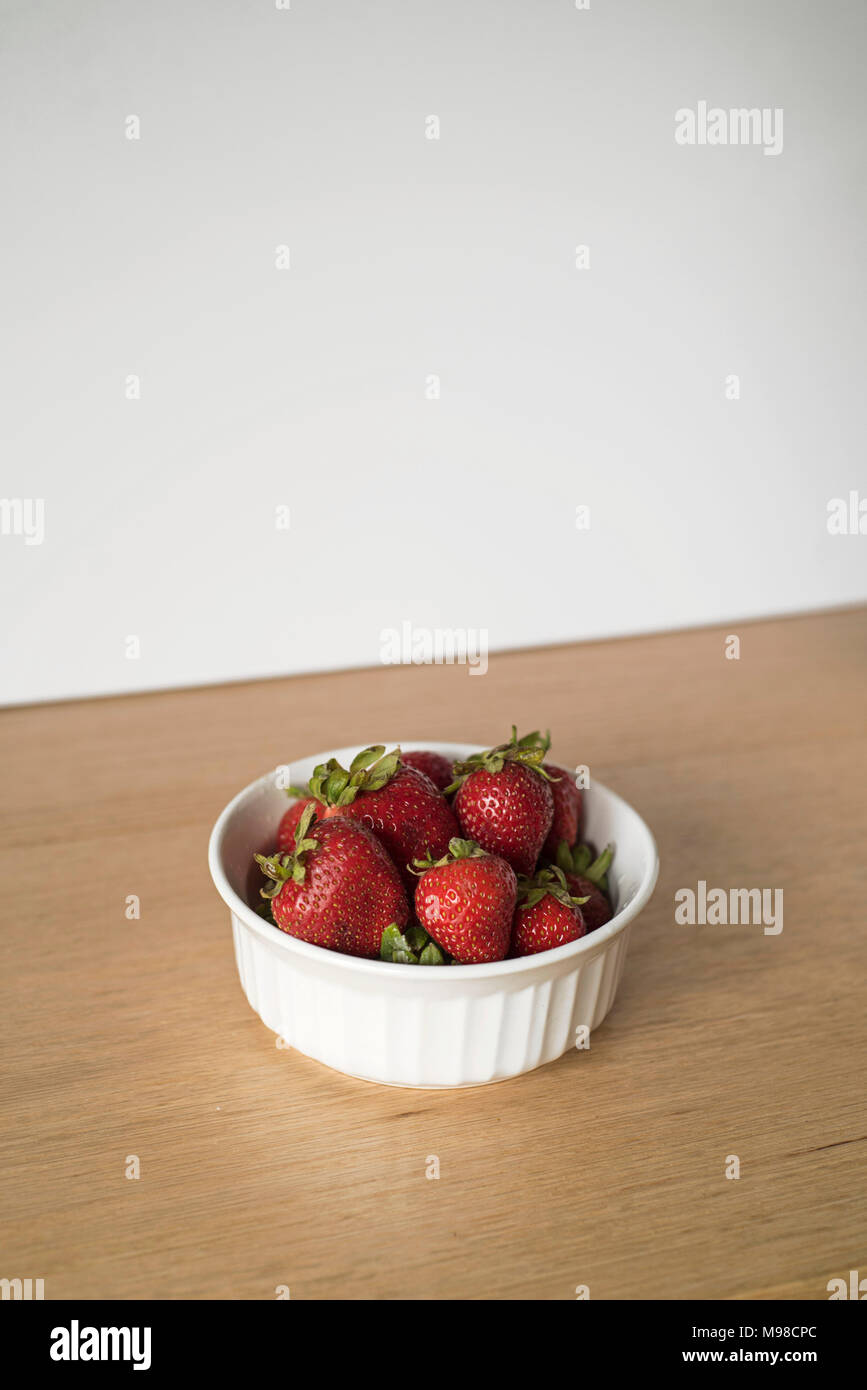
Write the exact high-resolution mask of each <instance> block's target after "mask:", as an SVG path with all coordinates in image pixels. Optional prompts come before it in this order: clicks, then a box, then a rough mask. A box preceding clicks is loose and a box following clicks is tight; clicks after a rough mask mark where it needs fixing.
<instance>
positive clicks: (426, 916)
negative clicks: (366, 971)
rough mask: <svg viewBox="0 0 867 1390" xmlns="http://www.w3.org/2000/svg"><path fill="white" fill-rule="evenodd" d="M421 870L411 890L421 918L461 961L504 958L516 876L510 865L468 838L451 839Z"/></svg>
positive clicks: (424, 861)
mask: <svg viewBox="0 0 867 1390" xmlns="http://www.w3.org/2000/svg"><path fill="white" fill-rule="evenodd" d="M416 863H417V865H418V867H419V869H421V870H422V873H421V877H420V879H419V881H418V886H417V888H416V890H415V911H416V916H417V917H418V920H419V922H420V923H421V925H422V926H423V927H424V928H425V930H426V931H427V932H429V934H430V935H431V936H432V937H433V939H434V941H436V942H438V943H439V945H440V946H442V948H443V950H445V951H448V952H449V954H450V955H451V956H453V957H454V959H455V960H456V961H458V962H460V964H462V965H479V964H481V963H482V962H484V961H491V960H502V959H503V957H504V956H505V954H506V952H507V951H508V949H509V938H510V935H511V930H512V916H513V914H514V911H515V894H516V892H517V886H518V885H517V880H516V879H515V874H514V871H513V869H512V867H511V865H510V864H508V863H507V862H506V860H505V859H501V858H500V857H499V856H498V855H496V854H486V853H485V851H484V850H483V849H480V848H479V846H478V845H476V844H473V842H472V840H460V839H457V838H455V839H453V840H452V841H451V843H450V845H449V849H448V853H447V854H446V855H444V856H443V858H442V859H438V860H436V861H434V860H433V858H432V857H430V856H428V857H427V858H425V859H418V860H417V861H416Z"/></svg>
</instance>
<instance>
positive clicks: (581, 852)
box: [557, 840, 614, 932]
mask: <svg viewBox="0 0 867 1390" xmlns="http://www.w3.org/2000/svg"><path fill="white" fill-rule="evenodd" d="M613 856H614V847H613V845H609V846H608V848H607V849H604V850H603V851H602V853H601V854H600V855H599V856H598V858H596V859H594V858H593V851H592V850H591V848H590V846H589V845H575V847H574V848H573V849H570V848H569V846H568V845H567V844H566V841H565V840H563V841H561V843H560V844H559V846H558V847H557V864H558V866H559V867H560V868H561V869H562V870H563V873H564V874H565V877H566V883H567V885H568V887H569V891H570V892H571V893H574V894H575V895H576V896H577V897H579V898H586V899H587V901H586V903H584V905H583V906H582V908H581V913H582V916H583V918H584V921H585V923H586V926H587V930H588V932H591V931H596V929H597V928H598V927H604V926H605V923H606V922H610V921H611V918H612V917H613V915H614V913H613V910H612V907H611V903H610V901H609V899H608V869H609V867H610V864H611V860H612V858H613Z"/></svg>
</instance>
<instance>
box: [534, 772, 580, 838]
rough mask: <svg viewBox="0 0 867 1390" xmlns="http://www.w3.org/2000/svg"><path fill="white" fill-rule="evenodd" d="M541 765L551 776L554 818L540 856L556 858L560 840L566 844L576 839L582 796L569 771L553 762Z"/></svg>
mask: <svg viewBox="0 0 867 1390" xmlns="http://www.w3.org/2000/svg"><path fill="white" fill-rule="evenodd" d="M542 767H543V768H544V770H545V772H547V774H548V776H549V777H550V778H551V795H552V796H553V798H554V819H553V821H552V822H551V829H550V830H549V831H548V838H547V840H546V841H545V843H544V845H543V846H542V858H543V859H556V857H557V846H558V845H559V843H560V841H561V840H565V841H566V843H567V845H574V843H575V841H576V840H577V839H578V829H579V827H580V825H581V813H582V810H583V805H582V802H583V798H582V796H581V792H580V791H579V790H578V788H577V787H576V785H575V779H574V777H573V776H572V774H571V772H567V771H566V769H565V768H563V767H557V766H555V764H554V763H543V764H542Z"/></svg>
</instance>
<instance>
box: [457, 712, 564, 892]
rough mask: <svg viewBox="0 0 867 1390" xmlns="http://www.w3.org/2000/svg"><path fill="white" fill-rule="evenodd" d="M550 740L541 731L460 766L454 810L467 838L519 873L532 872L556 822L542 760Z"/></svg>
mask: <svg viewBox="0 0 867 1390" xmlns="http://www.w3.org/2000/svg"><path fill="white" fill-rule="evenodd" d="M548 743H549V740H546V739H543V738H541V736H540V735H539V734H538V733H533V734H527V735H526V736H525V737H524V738H522V739H520V741H519V739H518V736H517V730H516V729H515V726H514V725H512V738H511V740H510V742H509V743H502V744H500V745H499V746H498V747H497V748H491V749H489V750H488V752H486V753H476V754H475V755H474V756H473V757H472V758H468V759H467V760H466V762H458V763H455V769H454V770H455V779H456V780H455V781H454V782H453V783H452V786H451V787H450V788H449V791H452V790H455V789H456V790H457V795H456V796H455V799H454V808H455V812H456V813H457V817H458V821H459V822H460V827H461V830H462V832H463V834H464V835H465V836H466V837H467V838H468V839H471V840H475V841H476V842H477V844H480V845H481V847H482V849H486V850H489V851H490V853H491V854H499V855H501V856H502V857H503V859H507V860H508V861H509V863H510V864H511V866H512V868H513V869H514V870H515V872H516V873H519V874H531V873H532V872H533V870H534V869H535V867H536V863H537V861H538V858H539V853H540V851H541V849H542V846H543V844H544V843H545V840H546V839H547V836H548V831H549V830H550V829H551V822H552V821H553V819H554V796H553V793H552V791H551V783H550V780H549V777H548V773H547V772H545V771H544V769H543V767H542V759H543V758H544V756H545V753H546V752H547V751H548Z"/></svg>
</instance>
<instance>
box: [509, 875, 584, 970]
mask: <svg viewBox="0 0 867 1390" xmlns="http://www.w3.org/2000/svg"><path fill="white" fill-rule="evenodd" d="M583 902H584V899H583V898H579V897H577V896H575V895H573V894H572V893H571V892H570V890H569V888H568V886H567V875H566V874H564V873H563V870H562V869H559V868H557V866H556V865H555V866H554V867H553V868H550V869H542V870H540V872H539V873H538V874H536V876H535V878H522V879H521V880H520V882H519V884H518V906H517V908H516V910H515V920H514V923H513V925H512V944H511V948H510V950H509V955H510V956H533V955H536V953H537V952H538V951H553V950H554V948H555V946H565V945H566V942H567V941H578V940H579V938H580V937H582V936H583V935H584V934H585V932H586V930H587V927H586V926H585V924H584V918H583V916H582V911H581V909H582V903H583Z"/></svg>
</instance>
